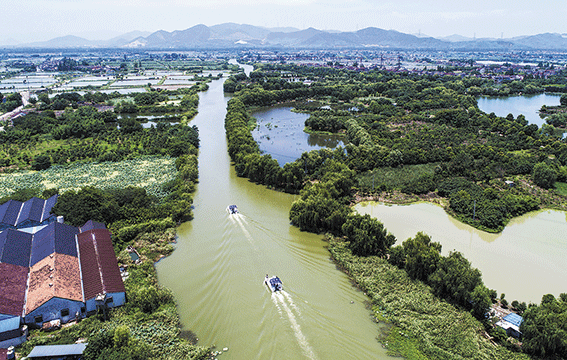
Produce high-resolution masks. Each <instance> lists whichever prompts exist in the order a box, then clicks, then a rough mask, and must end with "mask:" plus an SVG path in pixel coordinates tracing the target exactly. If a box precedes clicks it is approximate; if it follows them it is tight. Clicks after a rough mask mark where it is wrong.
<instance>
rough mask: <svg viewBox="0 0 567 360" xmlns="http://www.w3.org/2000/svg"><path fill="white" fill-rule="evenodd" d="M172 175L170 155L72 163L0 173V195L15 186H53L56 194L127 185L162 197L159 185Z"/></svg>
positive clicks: (173, 163)
mask: <svg viewBox="0 0 567 360" xmlns="http://www.w3.org/2000/svg"><path fill="white" fill-rule="evenodd" d="M175 174H176V169H175V159H174V158H171V157H160V156H152V157H141V158H136V159H133V160H124V161H119V162H100V163H76V164H71V165H69V166H52V167H50V168H49V169H47V170H42V171H32V170H30V171H21V172H15V173H11V174H1V175H0V197H4V196H8V195H10V194H12V193H13V192H14V191H16V190H18V189H26V188H35V189H37V190H38V193H41V191H43V190H46V189H52V188H57V189H59V192H60V193H64V192H65V191H69V190H75V191H77V190H79V189H81V188H82V187H84V186H94V187H97V188H100V189H103V190H104V189H111V188H125V187H127V186H129V185H133V186H137V187H141V188H144V189H146V191H147V192H148V194H150V195H153V196H156V197H157V198H158V199H162V198H163V197H165V196H166V195H167V194H166V193H165V192H164V191H163V189H162V187H163V184H165V183H167V182H168V181H170V180H173V178H174V177H175Z"/></svg>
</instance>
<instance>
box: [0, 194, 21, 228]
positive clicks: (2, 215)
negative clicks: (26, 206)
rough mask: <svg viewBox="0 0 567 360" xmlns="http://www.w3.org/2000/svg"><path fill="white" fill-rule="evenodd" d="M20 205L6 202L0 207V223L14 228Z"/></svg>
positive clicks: (15, 202)
mask: <svg viewBox="0 0 567 360" xmlns="http://www.w3.org/2000/svg"><path fill="white" fill-rule="evenodd" d="M21 208H22V203H21V202H20V201H16V200H8V201H7V202H5V203H4V204H2V205H0V223H2V224H6V225H11V226H15V225H16V220H18V214H19V213H20V209H21Z"/></svg>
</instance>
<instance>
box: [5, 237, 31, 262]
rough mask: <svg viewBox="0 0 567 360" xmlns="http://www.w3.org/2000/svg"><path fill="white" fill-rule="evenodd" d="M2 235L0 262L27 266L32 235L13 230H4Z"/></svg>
mask: <svg viewBox="0 0 567 360" xmlns="http://www.w3.org/2000/svg"><path fill="white" fill-rule="evenodd" d="M2 235H4V236H5V238H4V240H2V239H1V238H2V236H0V245H2V248H0V262H3V263H8V264H13V265H20V266H26V267H27V266H29V264H30V253H31V241H32V235H31V234H28V233H25V232H22V231H17V230H13V229H7V230H4V231H3V232H2ZM2 242H3V244H2Z"/></svg>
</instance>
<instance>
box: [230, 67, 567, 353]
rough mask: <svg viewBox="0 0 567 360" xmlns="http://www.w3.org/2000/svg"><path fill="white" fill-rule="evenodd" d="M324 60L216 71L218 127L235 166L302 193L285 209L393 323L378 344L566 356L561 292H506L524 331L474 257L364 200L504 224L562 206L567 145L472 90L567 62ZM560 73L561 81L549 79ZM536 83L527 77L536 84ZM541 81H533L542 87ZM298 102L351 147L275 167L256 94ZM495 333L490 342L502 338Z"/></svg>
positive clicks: (317, 126) (565, 304) (411, 349)
mask: <svg viewBox="0 0 567 360" xmlns="http://www.w3.org/2000/svg"><path fill="white" fill-rule="evenodd" d="M332 65H333V64H330V65H329V66H318V67H312V66H299V65H285V64H275V63H261V64H255V71H253V72H252V73H251V74H250V76H249V77H247V76H246V75H244V74H242V73H241V74H238V75H236V76H232V77H230V78H229V79H228V80H227V81H226V82H225V84H224V86H225V91H227V92H233V93H234V97H233V99H232V100H230V101H229V105H228V113H227V115H226V120H225V127H226V135H227V139H228V146H229V153H230V156H231V158H232V160H233V161H234V164H235V168H236V172H237V174H238V175H239V176H243V177H247V178H249V179H250V180H251V181H254V182H257V183H259V184H264V185H266V186H268V187H271V188H274V189H279V190H283V191H287V192H293V193H298V194H299V195H300V197H299V199H298V200H297V201H295V202H294V204H293V205H292V208H291V210H290V215H289V217H290V220H291V222H292V224H294V225H296V226H298V227H299V228H300V229H301V230H305V231H311V232H316V233H326V234H327V235H326V238H327V240H328V241H329V249H330V251H331V254H332V255H333V257H334V259H335V260H336V262H337V263H338V264H339V265H340V266H341V267H342V268H343V269H344V270H345V271H346V272H347V273H348V274H349V275H350V276H351V277H352V278H353V279H354V280H355V281H356V283H357V284H358V286H359V287H360V288H361V289H363V290H364V291H365V292H366V293H367V294H368V295H369V296H370V298H371V300H372V304H373V311H374V314H375V316H376V318H377V319H378V320H380V321H385V322H388V323H391V324H392V328H391V330H390V331H389V333H388V334H387V335H385V338H384V339H383V341H384V344H386V346H387V347H388V349H390V351H391V353H392V354H395V355H401V356H403V357H407V358H412V359H427V358H428V359H461V358H475V359H476V358H478V359H480V358H501V359H511V358H518V359H522V358H527V357H528V356H529V355H531V356H535V357H536V358H537V357H538V356H557V357H564V356H565V355H566V354H567V343H566V342H565V339H566V337H565V335H564V334H565V331H566V330H567V328H566V327H565V324H562V322H561V320H559V319H560V318H562V317H564V316H565V314H567V295H566V294H561V296H560V297H559V298H555V297H554V296H553V295H545V296H544V297H543V299H542V302H541V304H540V305H536V304H529V306H528V305H526V304H525V303H519V302H517V301H514V302H513V304H512V307H513V310H514V311H516V312H517V313H519V314H522V315H523V318H524V322H523V323H522V325H521V328H520V329H521V332H522V334H523V336H522V340H521V343H520V342H518V341H517V340H515V339H513V338H508V336H507V335H506V333H505V332H504V330H503V329H502V328H500V327H497V326H495V324H494V322H495V320H494V321H493V320H492V319H491V317H490V316H489V311H490V309H491V306H492V304H493V303H495V304H497V305H498V306H500V307H503V308H508V307H509V304H508V303H507V301H506V299H505V295H504V294H502V295H501V296H500V298H498V297H497V292H496V291H495V290H491V289H488V288H487V287H486V286H485V285H484V283H483V281H482V276H481V273H480V271H479V270H477V269H475V268H473V267H472V266H471V264H470V262H469V261H468V260H467V259H466V258H465V257H464V256H463V255H462V254H460V253H459V252H450V253H449V254H448V255H447V256H442V255H441V245H440V244H439V243H436V242H433V241H432V240H431V238H430V237H429V236H428V235H426V234H423V233H418V234H417V235H416V236H415V237H414V238H410V239H407V240H405V241H403V242H401V244H399V245H396V246H393V245H394V243H395V242H396V239H395V238H394V236H393V235H391V234H389V233H388V232H387V230H386V229H385V228H384V226H383V224H382V223H380V222H379V221H378V220H376V219H374V218H371V217H370V216H369V215H359V214H356V213H354V212H353V210H352V206H351V205H352V204H353V203H356V202H358V201H362V200H380V201H385V202H394V203H398V202H413V201H418V200H427V201H433V202H436V203H440V204H442V205H443V206H444V208H445V209H446V211H447V212H449V213H450V214H451V215H453V216H454V217H456V218H458V219H459V220H460V221H462V222H465V223H467V224H470V225H472V226H474V227H477V228H479V229H482V230H485V231H490V232H499V231H501V230H502V229H503V228H504V226H505V225H506V224H507V222H508V221H509V220H510V219H511V218H513V217H516V216H519V215H522V214H525V213H527V212H530V211H534V210H537V209H542V208H552V209H561V210H566V209H567V194H566V193H565V191H564V189H565V187H564V185H565V182H566V181H567V167H566V165H567V144H566V143H565V142H564V141H562V140H561V137H559V136H557V135H556V132H555V131H554V128H553V126H552V125H546V126H543V127H542V128H541V129H539V128H538V126H537V125H531V124H529V123H528V122H527V121H526V119H525V118H524V116H523V115H519V116H517V117H514V116H513V115H511V114H510V115H508V116H506V117H499V116H496V115H495V114H493V113H492V114H486V113H484V112H482V111H481V110H479V108H478V106H477V103H476V99H475V97H474V96H476V95H479V94H482V93H488V94H490V93H491V92H494V91H495V90H494V89H496V92H497V93H498V88H500V89H503V88H506V90H507V91H506V93H507V94H510V93H520V92H522V91H524V90H525V89H528V88H529V89H531V90H533V91H536V90H537V91H543V90H544V89H547V88H554V89H564V88H565V81H564V78H565V74H559V75H558V76H557V77H555V78H553V77H550V78H547V79H542V78H535V77H533V76H526V77H524V80H523V81H513V82H508V83H501V84H499V83H496V82H495V81H494V80H492V79H483V78H481V77H478V76H475V74H474V73H471V74H468V75H469V76H450V75H446V74H415V73H411V72H407V71H383V70H380V69H372V70H367V69H364V68H362V69H361V68H355V69H345V68H335V67H333V66H332ZM554 80H555V82H554ZM534 89H535V90H534ZM537 91H536V92H537ZM282 102H293V105H294V107H295V109H296V111H302V112H307V113H309V114H310V117H309V118H308V119H307V120H306V123H305V125H306V129H308V130H309V131H325V132H331V133H341V134H344V135H345V137H346V139H347V140H348V144H347V145H346V148H345V149H342V148H339V149H335V150H330V149H322V150H318V151H311V152H309V153H304V154H303V155H302V156H301V157H300V158H299V159H297V160H296V161H294V162H291V163H286V164H285V165H284V166H283V167H280V166H279V164H278V162H277V161H276V160H274V159H272V157H271V156H270V155H268V154H262V153H261V151H260V148H259V145H258V144H257V143H256V142H255V141H254V139H253V138H252V135H251V133H250V131H251V129H253V128H254V127H255V123H254V120H253V119H252V118H251V116H250V114H251V112H252V111H253V109H255V108H256V107H261V106H270V105H275V104H278V103H282ZM496 344H498V345H496Z"/></svg>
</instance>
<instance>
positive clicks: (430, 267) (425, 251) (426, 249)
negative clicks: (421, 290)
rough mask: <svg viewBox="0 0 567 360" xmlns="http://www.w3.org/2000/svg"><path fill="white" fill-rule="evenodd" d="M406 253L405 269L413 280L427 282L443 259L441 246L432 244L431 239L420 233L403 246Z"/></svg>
mask: <svg viewBox="0 0 567 360" xmlns="http://www.w3.org/2000/svg"><path fill="white" fill-rule="evenodd" d="M402 246H403V248H404V253H405V258H406V261H405V269H406V271H407V273H408V275H409V276H410V277H411V278H412V279H418V280H421V281H426V280H427V279H428V278H429V275H431V274H432V273H433V272H434V271H435V270H437V264H438V262H439V259H440V258H441V244H439V243H438V242H432V241H431V237H430V236H429V235H426V234H424V233H422V232H418V233H417V235H415V237H414V238H409V239H407V240H406V241H404V242H403V244H402Z"/></svg>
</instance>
